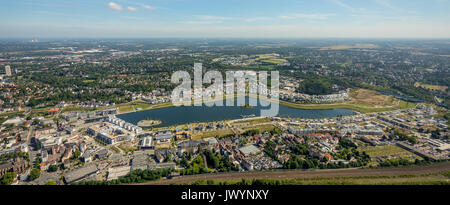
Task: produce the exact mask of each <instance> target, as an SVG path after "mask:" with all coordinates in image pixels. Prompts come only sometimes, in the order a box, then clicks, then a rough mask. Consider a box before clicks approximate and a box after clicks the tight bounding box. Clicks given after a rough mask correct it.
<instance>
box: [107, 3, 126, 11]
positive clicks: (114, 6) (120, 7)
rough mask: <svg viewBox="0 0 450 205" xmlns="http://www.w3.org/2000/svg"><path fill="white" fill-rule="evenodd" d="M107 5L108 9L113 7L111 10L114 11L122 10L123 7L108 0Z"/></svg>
mask: <svg viewBox="0 0 450 205" xmlns="http://www.w3.org/2000/svg"><path fill="white" fill-rule="evenodd" d="M108 7H109V8H110V9H113V10H116V11H122V10H123V7H122V6H121V5H119V4H116V3H114V2H109V3H108Z"/></svg>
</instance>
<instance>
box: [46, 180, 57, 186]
mask: <svg viewBox="0 0 450 205" xmlns="http://www.w3.org/2000/svg"><path fill="white" fill-rule="evenodd" d="M45 185H56V182H55V181H53V180H48V181H47V182H46V183H45Z"/></svg>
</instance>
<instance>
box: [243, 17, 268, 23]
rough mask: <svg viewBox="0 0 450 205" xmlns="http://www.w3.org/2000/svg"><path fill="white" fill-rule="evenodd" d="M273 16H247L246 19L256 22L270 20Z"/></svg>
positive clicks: (246, 20)
mask: <svg viewBox="0 0 450 205" xmlns="http://www.w3.org/2000/svg"><path fill="white" fill-rule="evenodd" d="M272 19H273V18H270V17H255V18H247V19H244V21H245V22H255V21H269V20H272Z"/></svg>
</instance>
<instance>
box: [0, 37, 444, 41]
mask: <svg viewBox="0 0 450 205" xmlns="http://www.w3.org/2000/svg"><path fill="white" fill-rule="evenodd" d="M153 39H155V40H157V39H167V40H183V39H189V40H450V37H395V38H393V37H389V38H388V37H386V38H384V37H316V38H314V37H295V38H294V37H292V38H289V37H271V38H269V37H43V38H34V37H20V38H18V37H0V40H21V41H32V40H37V41H38V42H39V41H49V40H153Z"/></svg>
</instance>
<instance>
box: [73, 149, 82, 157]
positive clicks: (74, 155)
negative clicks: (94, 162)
mask: <svg viewBox="0 0 450 205" xmlns="http://www.w3.org/2000/svg"><path fill="white" fill-rule="evenodd" d="M80 155H81V152H80V150H76V151H75V152H74V153H73V156H72V158H73V159H78V157H80Z"/></svg>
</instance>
